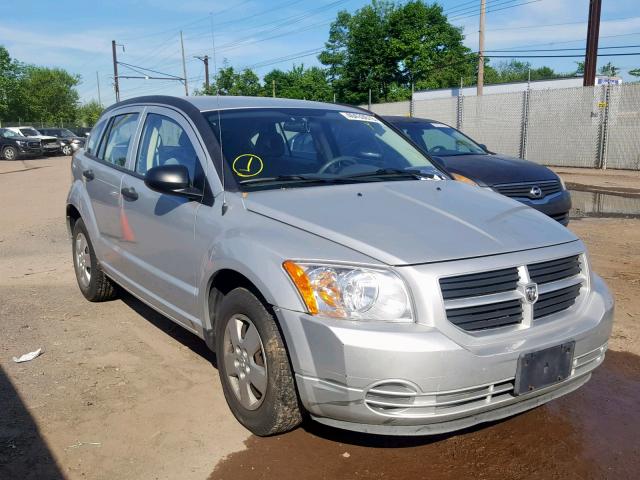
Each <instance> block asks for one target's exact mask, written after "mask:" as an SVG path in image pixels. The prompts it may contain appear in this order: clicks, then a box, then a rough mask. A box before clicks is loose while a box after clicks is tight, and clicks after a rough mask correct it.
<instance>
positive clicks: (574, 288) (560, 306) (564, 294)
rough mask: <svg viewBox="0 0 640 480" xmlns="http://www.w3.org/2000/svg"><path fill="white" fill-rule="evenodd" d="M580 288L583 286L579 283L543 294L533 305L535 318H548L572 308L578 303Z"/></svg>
mask: <svg viewBox="0 0 640 480" xmlns="http://www.w3.org/2000/svg"><path fill="white" fill-rule="evenodd" d="M580 288H582V284H580V283H579V284H577V285H571V286H570V287H566V288H561V289H559V290H553V291H551V292H547V293H541V294H540V296H539V297H538V301H537V302H536V303H535V304H534V305H533V318H534V319H537V318H541V317H546V316H547V315H551V314H553V313H558V312H561V311H562V310H566V309H567V308H569V307H571V306H572V305H573V304H574V303H576V298H578V296H579V295H580Z"/></svg>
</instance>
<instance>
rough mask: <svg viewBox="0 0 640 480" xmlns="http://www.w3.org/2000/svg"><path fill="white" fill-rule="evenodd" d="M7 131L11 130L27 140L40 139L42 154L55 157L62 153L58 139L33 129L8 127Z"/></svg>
mask: <svg viewBox="0 0 640 480" xmlns="http://www.w3.org/2000/svg"><path fill="white" fill-rule="evenodd" d="M7 130H11V131H12V132H14V133H17V134H18V135H20V136H22V137H25V138H27V137H29V138H37V139H39V140H40V144H41V145H42V153H44V154H45V155H55V154H57V153H59V152H60V142H59V141H58V139H57V138H56V137H51V136H49V135H43V134H42V133H41V132H39V131H38V130H36V129H35V128H33V127H7Z"/></svg>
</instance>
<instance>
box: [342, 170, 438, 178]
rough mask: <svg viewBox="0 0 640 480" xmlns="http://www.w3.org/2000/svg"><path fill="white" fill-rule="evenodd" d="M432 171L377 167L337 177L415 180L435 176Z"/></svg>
mask: <svg viewBox="0 0 640 480" xmlns="http://www.w3.org/2000/svg"><path fill="white" fill-rule="evenodd" d="M435 177H436V174H434V173H425V172H422V171H420V170H416V169H408V170H404V169H402V168H379V169H378V170H373V171H371V172H360V173H354V174H351V175H343V176H341V177H339V178H344V179H355V178H413V179H415V180H424V179H425V178H435Z"/></svg>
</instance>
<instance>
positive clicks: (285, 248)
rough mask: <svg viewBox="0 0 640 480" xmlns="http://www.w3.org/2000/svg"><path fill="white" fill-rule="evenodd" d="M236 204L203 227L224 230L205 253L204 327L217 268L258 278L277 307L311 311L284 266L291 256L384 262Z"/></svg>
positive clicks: (207, 323) (202, 276) (263, 291)
mask: <svg viewBox="0 0 640 480" xmlns="http://www.w3.org/2000/svg"><path fill="white" fill-rule="evenodd" d="M236 207H238V206H237V205H235V206H234V205H232V206H231V207H230V208H229V211H228V212H227V214H226V215H225V216H224V217H216V216H214V215H206V216H205V217H203V218H201V219H199V221H198V227H197V228H198V229H203V232H207V231H210V232H220V233H219V235H218V236H216V237H214V238H213V239H212V241H211V243H210V246H209V248H208V251H207V257H206V258H205V259H203V262H202V267H201V272H200V282H199V289H198V290H199V303H198V304H199V305H203V306H204V311H203V312H202V318H204V319H205V322H204V328H205V329H207V328H208V329H210V328H211V327H212V325H211V322H210V319H209V306H208V297H209V290H210V286H211V280H212V278H213V277H214V276H215V275H216V273H218V272H220V271H222V270H225V269H229V270H233V271H235V272H237V273H239V274H241V275H243V276H244V277H246V278H247V279H249V281H251V283H253V285H255V287H256V288H257V289H258V290H259V291H260V293H261V294H262V296H263V297H264V298H265V300H266V301H267V302H268V303H269V304H270V305H272V306H274V307H276V308H284V309H287V310H293V311H300V312H302V311H305V306H304V304H303V302H302V299H301V298H300V296H299V294H298V291H297V290H296V288H295V287H294V285H293V283H292V282H291V280H290V278H289V276H288V274H287V273H286V272H285V270H284V268H283V267H282V263H283V262H284V261H285V260H287V259H294V260H295V259H299V260H310V261H318V262H325V263H330V262H339V263H353V264H358V265H371V266H381V264H380V262H378V261H377V260H374V259H372V258H371V257H368V256H366V255H364V254H361V253H359V252H357V251H355V250H352V249H350V248H347V247H345V246H343V245H340V244H338V243H335V242H332V241H330V240H327V239H325V238H322V237H319V236H317V235H313V234H311V233H308V232H306V231H304V230H301V229H299V228H296V227H293V226H291V225H287V224H284V223H281V222H279V221H277V220H273V219H271V218H268V217H264V216H262V215H259V214H256V213H253V212H249V211H247V210H245V209H244V208H242V207H241V206H240V207H239V208H236Z"/></svg>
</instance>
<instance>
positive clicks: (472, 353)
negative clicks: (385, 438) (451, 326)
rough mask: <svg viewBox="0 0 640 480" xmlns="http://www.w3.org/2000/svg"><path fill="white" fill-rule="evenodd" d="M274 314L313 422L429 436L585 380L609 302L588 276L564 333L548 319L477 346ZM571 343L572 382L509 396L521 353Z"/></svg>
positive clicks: (412, 329) (420, 333) (607, 323)
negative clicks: (582, 296)
mask: <svg viewBox="0 0 640 480" xmlns="http://www.w3.org/2000/svg"><path fill="white" fill-rule="evenodd" d="M276 312H277V315H278V317H279V320H280V324H281V326H282V328H283V333H284V335H285V339H286V341H287V344H288V347H289V353H290V355H291V360H292V364H293V369H294V371H295V374H296V382H297V387H298V392H299V395H300V399H301V401H302V404H303V405H304V407H305V408H306V409H307V411H308V412H309V413H310V414H311V416H312V417H313V418H314V419H315V420H317V421H319V422H321V423H325V424H329V425H333V426H338V427H341V428H345V429H349V430H356V431H364V432H371V433H381V434H392V435H393V434H395V435H426V434H435V433H443V432H448V431H453V430H458V429H461V428H465V427H469V426H471V425H475V424H478V423H482V422H486V421H492V420H497V419H500V418H504V417H507V416H510V415H513V414H516V413H518V412H521V411H524V410H527V409H530V408H534V407H536V406H538V405H541V404H543V403H545V402H547V401H549V400H551V399H553V398H556V397H558V396H561V395H564V394H566V393H569V392H571V391H573V390H575V389H576V388H578V387H580V386H581V385H583V384H584V383H586V382H587V381H588V380H589V378H590V374H591V371H592V370H593V369H595V368H596V367H597V366H598V365H600V364H601V363H602V361H603V360H604V354H605V351H606V345H607V341H608V338H609V335H610V332H611V327H612V322H613V312H614V306H613V300H612V297H611V295H610V293H609V291H608V289H607V287H606V286H605V284H604V282H602V280H600V279H599V278H597V277H594V281H593V285H592V288H591V291H590V292H589V295H588V298H585V299H584V301H583V303H582V305H581V307H580V309H579V311H577V312H575V315H579V318H577V317H576V318H572V319H568V320H567V326H566V328H558V325H557V324H556V325H554V326H553V327H551V328H550V327H549V325H551V324H550V323H546V324H543V325H540V326H539V327H533V328H531V329H529V330H527V331H523V332H522V335H526V338H524V337H523V338H522V340H521V341H518V340H517V337H510V338H509V340H508V341H507V340H506V339H504V341H501V342H495V343H493V344H484V345H482V347H481V348H475V347H469V346H468V345H463V344H462V342H460V341H458V340H457V339H456V340H454V339H453V338H455V337H453V336H452V335H446V334H445V333H443V332H442V331H441V330H440V329H437V328H435V327H430V326H427V325H421V324H418V323H416V324H409V325H400V324H396V325H389V324H363V323H357V322H345V321H340V320H326V319H322V320H319V319H317V318H314V317H311V316H309V315H306V314H303V313H300V312H293V311H289V310H282V309H276ZM556 321H557V322H562V321H563V320H562V319H558V320H556ZM514 339H515V340H514ZM568 340H574V341H575V342H576V343H575V356H574V365H573V371H572V375H571V377H569V378H568V379H567V380H565V381H563V382H561V383H558V384H556V385H552V386H550V387H547V388H544V389H540V390H537V391H534V392H532V393H530V394H525V395H520V396H515V395H514V394H513V382H514V379H515V374H516V368H517V362H518V358H519V356H520V355H521V354H522V353H526V352H531V351H536V350H541V349H544V348H547V347H550V346H554V345H559V344H561V343H564V342H565V341H568Z"/></svg>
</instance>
